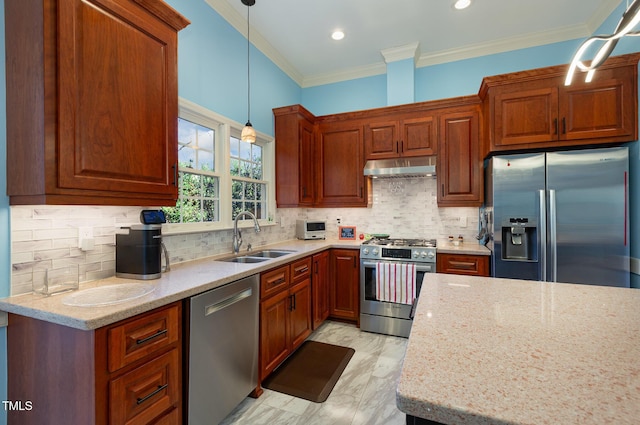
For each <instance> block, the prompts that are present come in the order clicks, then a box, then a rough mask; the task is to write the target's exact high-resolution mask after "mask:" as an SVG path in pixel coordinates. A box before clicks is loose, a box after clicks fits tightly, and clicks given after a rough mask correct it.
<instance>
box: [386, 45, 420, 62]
mask: <svg viewBox="0 0 640 425" xmlns="http://www.w3.org/2000/svg"><path fill="white" fill-rule="evenodd" d="M419 46H420V43H419V42H417V41H416V42H414V43H409V44H405V45H404V46H398V47H391V48H388V49H383V50H380V53H381V54H382V57H383V58H384V61H385V63H391V62H397V61H401V60H405V59H413V63H414V64H415V63H416V61H417V60H418V57H419V54H418V47H419Z"/></svg>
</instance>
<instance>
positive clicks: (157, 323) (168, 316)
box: [107, 304, 180, 372]
mask: <svg viewBox="0 0 640 425" xmlns="http://www.w3.org/2000/svg"><path fill="white" fill-rule="evenodd" d="M179 332H180V305H179V304H174V305H172V306H171V307H169V308H164V309H162V310H158V311H155V312H151V313H149V314H145V315H143V316H142V317H139V318H137V319H135V320H132V321H130V322H126V323H123V324H122V325H119V326H116V327H114V328H112V329H109V332H108V337H107V338H108V342H107V343H108V350H109V354H108V356H109V372H114V371H116V370H118V369H120V368H122V367H124V366H126V365H128V364H131V363H133V362H135V361H137V360H140V359H141V358H143V357H146V356H147V355H149V354H151V353H154V352H156V351H158V350H161V349H163V348H165V347H167V346H169V345H171V344H173V343H174V342H176V341H178V338H179Z"/></svg>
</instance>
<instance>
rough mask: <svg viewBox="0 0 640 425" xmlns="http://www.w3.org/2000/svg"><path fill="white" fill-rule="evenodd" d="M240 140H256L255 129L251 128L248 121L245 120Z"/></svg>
mask: <svg viewBox="0 0 640 425" xmlns="http://www.w3.org/2000/svg"><path fill="white" fill-rule="evenodd" d="M240 140H242V141H243V142H248V143H255V142H256V130H255V129H254V128H253V126H252V125H251V123H250V122H249V121H247V123H246V124H245V125H244V127H243V128H242V134H241V135H240Z"/></svg>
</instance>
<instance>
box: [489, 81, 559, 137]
mask: <svg viewBox="0 0 640 425" xmlns="http://www.w3.org/2000/svg"><path fill="white" fill-rule="evenodd" d="M542 85H543V84H541V83H539V82H534V83H530V84H521V85H518V86H516V87H515V88H513V87H512V88H509V91H507V92H501V91H500V90H497V92H498V93H497V94H496V95H495V97H493V100H492V104H493V111H492V113H493V120H492V123H493V129H492V138H491V145H492V148H495V147H501V146H512V145H519V144H531V143H542V142H551V141H553V140H557V139H558V90H557V88H556V87H549V86H548V87H544V86H542Z"/></svg>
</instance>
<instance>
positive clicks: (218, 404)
mask: <svg viewBox="0 0 640 425" xmlns="http://www.w3.org/2000/svg"><path fill="white" fill-rule="evenodd" d="M258 285H259V278H258V276H257V275H254V276H250V277H247V278H244V279H242V280H239V281H236V282H233V283H229V284H228V285H225V286H221V287H219V288H216V289H213V290H211V291H208V292H205V293H203V294H200V295H196V296H195V297H192V298H191V300H190V314H189V316H190V317H189V334H188V338H189V343H188V345H189V367H188V370H189V372H188V395H187V398H188V423H189V424H194V425H196V424H198V425H199V424H217V423H219V422H220V421H222V420H223V419H224V418H225V417H226V416H227V415H228V414H229V413H230V412H231V411H232V410H233V409H234V408H235V407H236V406H237V405H238V404H239V403H240V402H241V401H242V400H243V399H244V398H245V397H247V395H249V393H250V392H251V391H253V390H254V389H255V388H256V387H257V385H258V300H259V286H258Z"/></svg>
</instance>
